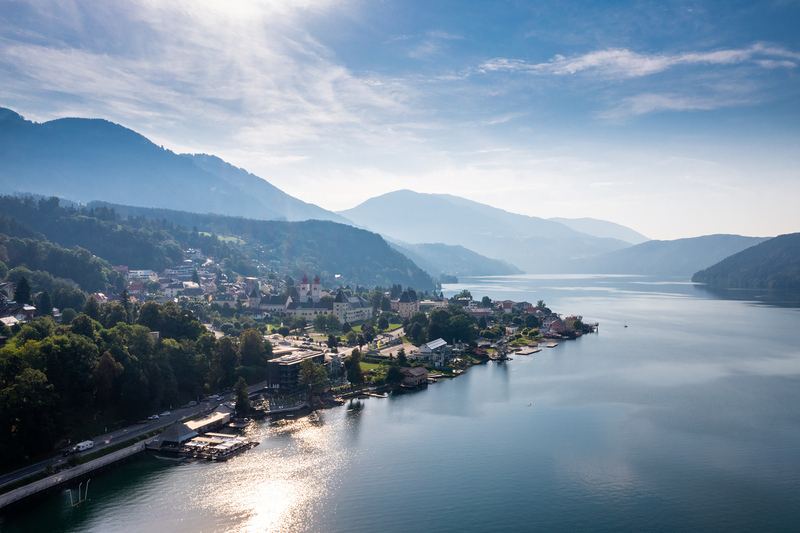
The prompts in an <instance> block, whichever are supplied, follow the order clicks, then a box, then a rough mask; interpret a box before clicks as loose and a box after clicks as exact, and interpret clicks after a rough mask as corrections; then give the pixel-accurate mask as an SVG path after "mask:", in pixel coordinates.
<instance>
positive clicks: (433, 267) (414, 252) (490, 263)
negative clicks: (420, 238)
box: [388, 241, 523, 277]
mask: <svg viewBox="0 0 800 533" xmlns="http://www.w3.org/2000/svg"><path fill="white" fill-rule="evenodd" d="M388 242H389V246H391V247H392V248H394V249H396V250H398V251H399V252H400V253H402V254H403V255H405V256H406V257H408V258H409V259H411V260H412V261H414V263H416V264H417V265H418V266H419V267H420V268H422V269H423V270H425V271H426V272H427V273H428V274H430V275H432V276H433V277H437V276H439V275H440V274H451V275H455V276H459V277H460V276H510V275H513V274H522V273H523V272H522V271H521V270H520V269H518V268H517V267H515V266H514V265H511V264H509V263H506V262H503V261H499V260H497V259H490V258H488V257H486V256H483V255H480V254H478V253H476V252H473V251H472V250H469V249H468V248H464V247H463V246H458V245H448V244H442V243H423V244H408V243H399V242H392V241H388Z"/></svg>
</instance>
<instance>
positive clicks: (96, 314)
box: [82, 296, 100, 320]
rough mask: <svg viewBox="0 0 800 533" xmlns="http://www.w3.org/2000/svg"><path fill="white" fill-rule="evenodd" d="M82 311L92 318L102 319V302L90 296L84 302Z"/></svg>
mask: <svg viewBox="0 0 800 533" xmlns="http://www.w3.org/2000/svg"><path fill="white" fill-rule="evenodd" d="M82 312H83V313H84V314H85V315H86V316H88V317H89V318H91V319H92V320H100V304H99V303H97V298H95V297H94V296H90V297H89V299H88V300H86V302H85V303H84V304H83V309H82Z"/></svg>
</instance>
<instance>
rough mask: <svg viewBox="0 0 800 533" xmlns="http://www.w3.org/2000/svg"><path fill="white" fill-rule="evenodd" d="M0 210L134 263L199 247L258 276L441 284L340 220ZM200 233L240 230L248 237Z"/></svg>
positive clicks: (177, 257)
mask: <svg viewBox="0 0 800 533" xmlns="http://www.w3.org/2000/svg"><path fill="white" fill-rule="evenodd" d="M0 213H3V214H4V215H6V216H7V217H8V218H13V219H15V220H17V221H18V222H21V223H23V224H25V225H27V226H28V227H30V228H31V229H33V230H34V231H36V232H39V233H41V234H43V235H44V236H46V238H47V239H48V240H49V241H51V242H54V243H58V244H59V245H61V246H65V247H72V246H80V247H82V248H86V249H87V250H89V251H91V252H92V253H93V254H95V255H97V256H99V257H102V258H104V259H107V260H108V261H110V262H111V263H112V264H115V265H117V264H124V265H128V266H129V267H131V268H137V269H139V268H152V269H155V270H161V269H163V268H165V267H167V266H170V265H172V264H175V263H176V262H178V261H181V260H182V259H183V251H182V249H186V248H188V247H193V248H200V249H202V250H203V252H204V253H205V254H206V255H213V256H215V257H216V258H217V259H218V260H219V259H223V258H224V259H227V260H228V263H229V265H230V268H232V269H233V270H234V271H236V272H237V273H239V274H242V275H255V269H256V265H258V264H259V263H260V264H264V265H273V266H276V267H280V268H282V269H285V270H289V271H292V272H295V273H299V274H300V275H302V274H303V273H309V274H310V273H315V274H319V275H320V277H321V278H322V279H323V280H324V281H326V282H328V283H330V284H334V283H337V281H338V282H346V283H351V284H361V285H365V286H374V285H382V286H391V285H393V284H401V285H403V286H412V287H414V288H416V289H420V290H428V289H432V288H434V286H435V284H434V282H433V280H432V279H431V277H430V276H429V275H428V274H427V273H425V272H424V271H423V270H422V269H420V268H419V267H418V266H417V265H415V264H414V262H413V261H411V260H410V259H408V258H407V257H405V256H404V255H402V254H401V253H400V252H398V251H396V250H393V249H392V248H390V247H389V245H388V244H387V243H386V241H384V240H383V238H381V236H380V235H376V234H374V233H370V232H368V231H365V230H362V229H357V228H354V227H352V226H347V225H344V224H337V223H335V222H329V221H319V220H310V221H304V222H285V221H267V220H252V219H245V218H238V217H227V216H224V215H207V214H206V215H203V214H197V213H188V212H184V211H173V210H169V209H150V208H141V207H130V206H118V205H113V204H102V205H101V204H99V203H93V204H91V205H90V206H88V207H87V208H85V209H83V210H80V211H78V210H75V209H73V208H69V209H68V208H65V207H61V206H59V205H58V202H57V201H53V200H44V199H43V200H40V201H38V202H34V201H33V199H31V198H14V197H10V196H0ZM195 229H196V230H197V231H194V230H195ZM202 232H207V233H211V234H219V235H235V236H239V237H242V239H244V240H245V242H246V244H235V243H232V242H224V241H221V240H219V239H217V238H216V237H215V236H213V235H212V236H205V235H203V233H202ZM273 262H274V263H273ZM337 275H338V276H339V278H336V277H335V276H337Z"/></svg>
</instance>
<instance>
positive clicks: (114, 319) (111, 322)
mask: <svg viewBox="0 0 800 533" xmlns="http://www.w3.org/2000/svg"><path fill="white" fill-rule="evenodd" d="M119 322H122V323H123V324H127V323H128V313H127V312H126V311H125V308H124V307H123V306H122V304H121V303H119V302H108V303H107V304H105V305H104V306H103V307H102V308H101V309H100V323H101V324H103V327H105V328H106V329H108V328H113V327H114V326H116V325H117V324H118V323H119Z"/></svg>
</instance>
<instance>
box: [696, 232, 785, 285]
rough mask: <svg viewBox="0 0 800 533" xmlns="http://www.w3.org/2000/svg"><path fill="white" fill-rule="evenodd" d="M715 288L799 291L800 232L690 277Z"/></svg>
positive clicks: (725, 260) (755, 247)
mask: <svg viewBox="0 0 800 533" xmlns="http://www.w3.org/2000/svg"><path fill="white" fill-rule="evenodd" d="M692 281H694V282H696V283H705V284H707V285H713V286H717V287H729V288H744V289H790V290H800V233H790V234H787V235H779V236H778V237H775V238H774V239H769V240H767V241H764V242H762V243H761V244H758V245H756V246H753V247H750V248H747V249H745V250H742V251H741V252H739V253H736V254H734V255H731V256H730V257H727V258H726V259H723V260H722V261H720V262H719V263H717V264H715V265H713V266H711V267H708V268H706V269H705V270H701V271H700V272H697V273H695V275H694V276H692Z"/></svg>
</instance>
